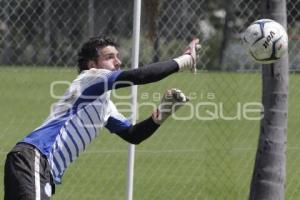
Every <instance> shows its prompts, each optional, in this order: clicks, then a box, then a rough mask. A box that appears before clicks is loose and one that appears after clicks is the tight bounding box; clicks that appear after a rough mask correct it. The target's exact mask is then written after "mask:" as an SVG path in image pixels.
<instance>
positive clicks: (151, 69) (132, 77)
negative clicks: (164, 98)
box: [115, 60, 179, 88]
mask: <svg viewBox="0 0 300 200" xmlns="http://www.w3.org/2000/svg"><path fill="white" fill-rule="evenodd" d="M178 70H179V67H178V64H177V63H176V62H175V61H174V60H169V61H164V62H157V63H152V64H149V65H146V66H144V67H141V68H137V69H133V70H128V71H122V72H121V73H120V75H119V76H118V77H117V78H116V80H115V88H122V87H129V86H132V85H142V84H147V83H152V82H156V81H159V80H161V79H163V78H165V77H167V76H169V75H170V74H173V73H175V72H177V71H178Z"/></svg>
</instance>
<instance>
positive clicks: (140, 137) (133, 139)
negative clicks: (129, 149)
mask: <svg viewBox="0 0 300 200" xmlns="http://www.w3.org/2000/svg"><path fill="white" fill-rule="evenodd" d="M158 128H159V125H158V124H156V123H155V122H154V121H153V119H152V117H149V118H148V119H146V120H144V121H142V122H139V123H137V124H135V125H133V126H131V127H130V128H128V129H125V130H123V131H120V132H118V133H116V134H117V135H118V136H120V137H121V138H122V139H124V140H125V141H127V142H129V143H131V144H139V143H141V142H142V141H144V140H145V139H147V138H149V137H150V136H151V135H152V134H153V133H154V132H155V131H156V130H157V129H158Z"/></svg>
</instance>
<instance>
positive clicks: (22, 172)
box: [4, 143, 55, 200]
mask: <svg viewBox="0 0 300 200" xmlns="http://www.w3.org/2000/svg"><path fill="white" fill-rule="evenodd" d="M52 180H53V179H52V175H51V172H50V167H49V164H48V161H47V158H46V157H45V156H44V155H42V154H41V153H40V152H39V150H38V149H36V148H35V147H33V146H32V145H29V144H25V143H19V144H17V145H16V146H15V147H14V148H13V149H12V150H11V151H10V152H9V153H8V154H7V158H6V162H5V171H4V192H5V193H4V200H25V199H26V200H40V199H42V200H47V199H50V197H51V195H52V194H54V188H55V187H54V184H53V181H52Z"/></svg>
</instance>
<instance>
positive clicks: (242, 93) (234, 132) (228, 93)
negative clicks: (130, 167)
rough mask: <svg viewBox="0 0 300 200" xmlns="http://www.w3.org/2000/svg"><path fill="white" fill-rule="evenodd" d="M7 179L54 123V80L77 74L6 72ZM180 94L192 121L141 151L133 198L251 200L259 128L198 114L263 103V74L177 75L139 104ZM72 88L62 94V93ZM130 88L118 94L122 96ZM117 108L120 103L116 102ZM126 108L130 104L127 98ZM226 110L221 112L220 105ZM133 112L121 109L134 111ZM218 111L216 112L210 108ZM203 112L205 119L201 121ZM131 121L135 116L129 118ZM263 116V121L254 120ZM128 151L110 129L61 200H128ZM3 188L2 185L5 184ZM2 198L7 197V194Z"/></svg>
mask: <svg viewBox="0 0 300 200" xmlns="http://www.w3.org/2000/svg"><path fill="white" fill-rule="evenodd" d="M0 71H1V73H0V78H1V79H0V80H1V86H0V88H1V89H0V91H1V98H0V103H1V115H0V127H1V130H2V131H1V134H0V140H1V145H0V163H1V168H2V170H1V171H0V179H1V180H3V167H4V160H5V155H6V152H8V151H9V150H10V148H12V146H13V145H14V144H15V143H16V142H17V141H19V140H21V139H22V138H23V137H24V136H25V135H27V134H28V133H29V132H30V131H31V130H33V129H34V128H36V127H37V126H39V125H40V124H41V123H42V122H43V120H44V119H45V118H46V117H47V115H48V112H49V108H50V105H51V104H52V103H54V102H55V101H56V100H55V99H53V98H52V97H51V95H50V84H51V83H52V82H53V81H58V80H67V81H71V80H72V79H73V78H74V77H75V76H76V72H75V71H73V70H71V69H59V68H24V67H23V68H18V67H14V68H12V67H2V68H0ZM299 84H300V81H299V77H298V75H291V77H290V96H289V127H288V149H287V155H288V159H287V160H288V162H287V175H288V176H287V190H286V199H293V200H294V199H297V198H298V197H299V195H300V192H299V191H300V190H299V188H298V180H299V179H300V173H298V172H299V164H300V160H299V155H300V151H299V139H298V138H299V134H300V129H299V128H298V126H297V121H298V119H299V115H298V112H297V111H298V110H299V90H298V88H297V87H296V86H297V85H299ZM171 87H178V88H180V89H182V90H183V91H184V92H185V93H187V94H189V95H190V96H191V97H192V100H191V101H190V105H191V106H186V107H184V108H182V109H181V110H179V112H178V116H180V117H187V116H190V115H191V116H192V119H190V120H174V119H169V120H168V121H167V122H166V123H165V124H164V125H163V126H162V127H160V128H159V130H158V131H157V133H156V134H155V135H153V136H152V137H151V138H150V139H149V140H147V141H145V142H144V143H142V144H140V145H138V146H137V147H136V159H135V179H134V183H135V191H134V199H139V200H153V199H155V200H174V199H176V200H177V199H178V200H185V199H186V200H215V199H218V200H221V199H228V200H240V199H247V197H248V193H249V183H250V179H251V175H252V168H253V164H254V159H255V151H256V145H257V139H258V133H259V121H257V120H255V121H250V120H245V119H244V118H243V117H242V118H241V119H235V120H224V119H220V118H219V119H215V120H210V121H207V120H206V121H205V120H200V119H198V118H197V117H195V116H196V114H195V112H196V111H198V112H199V113H200V114H201V116H206V117H208V116H209V115H207V114H205V111H204V110H203V109H202V108H203V107H202V108H200V109H199V110H197V109H195V108H194V107H195V106H196V105H197V104H199V103H200V102H202V103H203V102H211V103H216V104H217V109H218V112H217V114H218V115H219V114H220V112H219V111H220V109H221V106H223V107H224V108H223V110H224V115H225V116H227V117H228V116H231V117H233V116H236V113H237V111H238V109H239V108H238V106H239V103H240V105H241V106H244V105H245V104H246V103H247V102H260V98H261V77H260V74H259V73H244V74H243V73H218V72H211V73H208V72H206V73H204V72H203V73H199V74H197V75H192V74H188V73H180V74H179V73H178V74H176V75H173V76H170V77H168V78H167V79H164V80H163V81H160V82H158V83H153V84H148V85H144V86H139V95H138V99H139V100H138V101H139V103H140V105H141V104H142V103H145V102H153V103H156V104H158V96H159V95H162V94H163V92H164V90H165V89H166V88H171ZM64 89H65V87H64V86H62V87H57V88H55V93H56V94H62V93H63V91H64ZM128 93H129V89H122V90H120V91H117V94H118V95H123V96H124V95H125V94H128ZM113 99H114V101H115V102H116V103H117V102H120V100H118V99H116V98H113ZM123 102H126V103H129V102H130V101H129V100H128V99H127V100H126V99H125V100H123ZM221 104H222V105H221ZM128 108H129V107H128V106H126V105H125V106H122V107H119V109H128ZM206 108H207V109H208V110H210V111H214V109H213V107H206ZM151 110H152V108H151V107H149V106H142V107H140V108H139V120H142V119H144V118H146V117H148V116H149V115H150V113H151ZM199 113H198V114H199ZM127 114H128V113H127ZM254 116H257V115H254ZM127 149H128V145H127V144H126V143H125V142H123V141H122V140H121V139H119V138H118V137H117V136H115V135H111V134H110V133H108V132H107V131H106V130H103V131H102V132H101V134H100V135H99V136H98V138H97V139H96V140H95V141H93V142H92V144H91V145H90V146H89V147H88V149H87V151H85V152H84V153H83V154H82V155H81V156H80V158H79V159H77V160H76V161H75V164H73V165H71V166H70V167H69V168H68V170H67V171H66V174H65V176H64V177H63V184H62V185H61V186H58V187H57V191H56V195H55V196H54V198H53V199H54V200H55V199H57V200H60V199H72V200H75V199H80V200H81V199H102V200H106V199H107V200H119V199H120V200H121V199H122V200H123V199H125V191H126V186H125V183H126V170H127V169H126V167H127ZM0 186H1V188H3V183H2V182H1V183H0ZM0 196H3V191H2V190H1V191H0Z"/></svg>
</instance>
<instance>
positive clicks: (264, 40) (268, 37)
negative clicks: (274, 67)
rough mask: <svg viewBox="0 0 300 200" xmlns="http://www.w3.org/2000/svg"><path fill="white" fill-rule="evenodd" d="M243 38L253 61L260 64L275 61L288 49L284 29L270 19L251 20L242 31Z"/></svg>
mask: <svg viewBox="0 0 300 200" xmlns="http://www.w3.org/2000/svg"><path fill="white" fill-rule="evenodd" d="M243 40H244V43H245V46H246V48H247V51H248V52H249V54H250V55H251V57H252V58H253V59H254V61H256V62H258V63H262V64H270V63H274V62H276V61H277V60H279V59H280V58H281V56H282V55H283V54H284V53H285V52H287V49H288V36H287V33H286V31H285V29H284V28H283V26H281V25H280V24H279V23H277V22H276V21H274V20H271V19H260V20H257V21H255V22H253V23H252V24H251V25H250V26H248V28H247V29H246V31H245V32H244V35H243Z"/></svg>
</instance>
